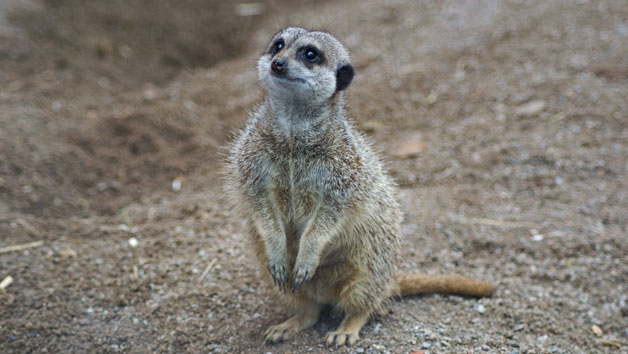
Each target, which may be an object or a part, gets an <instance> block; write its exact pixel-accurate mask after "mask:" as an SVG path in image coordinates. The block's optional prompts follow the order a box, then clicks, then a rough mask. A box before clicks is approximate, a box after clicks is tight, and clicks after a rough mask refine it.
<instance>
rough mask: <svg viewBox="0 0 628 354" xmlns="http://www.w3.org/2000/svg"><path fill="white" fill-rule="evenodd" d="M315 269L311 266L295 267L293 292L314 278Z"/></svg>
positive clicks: (292, 282) (292, 284)
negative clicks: (311, 268)
mask: <svg viewBox="0 0 628 354" xmlns="http://www.w3.org/2000/svg"><path fill="white" fill-rule="evenodd" d="M313 273H314V272H313V271H312V270H310V268H309V267H295V270H294V273H293V275H292V281H291V287H292V292H295V291H297V290H299V289H300V288H301V287H302V286H303V285H305V283H307V281H308V280H310V279H311V278H312V275H313Z"/></svg>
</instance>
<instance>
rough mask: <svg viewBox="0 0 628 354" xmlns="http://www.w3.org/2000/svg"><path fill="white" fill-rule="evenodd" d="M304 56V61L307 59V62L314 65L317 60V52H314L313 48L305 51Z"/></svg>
mask: <svg viewBox="0 0 628 354" xmlns="http://www.w3.org/2000/svg"><path fill="white" fill-rule="evenodd" d="M304 55H305V59H307V60H308V61H310V62H312V63H316V62H317V61H318V59H319V55H318V52H317V51H316V49H313V48H308V49H306V50H305V53H304Z"/></svg>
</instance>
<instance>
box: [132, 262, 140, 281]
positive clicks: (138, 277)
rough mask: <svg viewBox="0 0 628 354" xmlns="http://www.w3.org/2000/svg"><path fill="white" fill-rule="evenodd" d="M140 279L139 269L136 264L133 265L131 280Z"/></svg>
mask: <svg viewBox="0 0 628 354" xmlns="http://www.w3.org/2000/svg"><path fill="white" fill-rule="evenodd" d="M139 279H140V271H139V269H138V268H137V264H135V265H133V280H139Z"/></svg>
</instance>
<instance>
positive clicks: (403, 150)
mask: <svg viewBox="0 0 628 354" xmlns="http://www.w3.org/2000/svg"><path fill="white" fill-rule="evenodd" d="M428 147H429V145H428V144H427V143H426V142H424V141H410V142H407V143H405V144H403V145H401V146H399V148H397V149H396V150H395V151H394V152H393V155H394V156H395V157H398V158H403V159H408V158H414V157H417V156H418V155H419V154H420V153H422V152H424V151H425V150H427V149H428Z"/></svg>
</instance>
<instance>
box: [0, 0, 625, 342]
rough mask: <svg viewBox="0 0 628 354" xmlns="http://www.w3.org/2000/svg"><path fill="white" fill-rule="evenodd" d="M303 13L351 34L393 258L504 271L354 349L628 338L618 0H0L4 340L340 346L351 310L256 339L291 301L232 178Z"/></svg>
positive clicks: (434, 266) (353, 94)
mask: <svg viewBox="0 0 628 354" xmlns="http://www.w3.org/2000/svg"><path fill="white" fill-rule="evenodd" d="M288 25H297V26H303V27H309V28H316V29H323V30H327V31H329V32H331V33H332V34H334V35H336V36H337V37H338V38H339V39H340V40H341V41H342V42H343V43H344V44H345V45H346V46H347V48H348V49H349V51H350V52H351V54H352V57H353V61H354V66H355V67H356V78H355V80H354V81H353V83H352V84H351V86H350V87H349V89H348V91H347V93H346V98H347V103H348V113H349V115H350V116H351V117H352V119H353V120H354V121H355V123H356V125H357V126H358V127H359V128H360V129H361V130H362V131H364V132H365V134H366V135H368V136H369V138H370V139H371V140H372V141H373V142H374V145H375V146H376V147H377V148H378V149H379V150H380V151H382V154H383V155H384V157H385V160H386V161H387V165H388V169H389V170H390V172H391V174H393V176H394V178H395V179H396V180H397V182H398V183H399V185H400V193H399V199H400V202H401V205H402V207H403V210H404V212H405V213H406V218H405V221H404V225H403V237H404V243H405V244H404V253H403V255H402V257H401V260H400V261H401V262H400V267H401V268H402V269H403V270H404V271H410V270H415V271H421V272H428V273H458V274H465V275H468V276H473V277H478V278H482V279H485V280H488V281H491V282H493V283H494V284H496V285H497V286H498V291H497V294H496V295H495V296H493V298H490V299H482V300H475V299H467V298H461V297H454V296H424V297H413V298H408V299H403V300H402V301H397V302H395V303H394V304H392V305H391V312H390V313H389V314H388V315H386V316H380V317H377V318H375V319H373V320H372V321H370V322H369V324H368V325H367V326H366V327H365V328H364V330H363V331H362V334H361V335H362V337H363V339H362V341H361V342H360V343H359V344H358V347H357V348H353V349H352V350H356V351H358V352H361V351H364V352H393V353H395V352H411V351H417V350H426V351H432V352H464V351H465V350H466V351H468V352H478V351H489V352H505V353H516V352H521V353H524V352H546V351H549V352H553V353H566V352H609V353H610V352H618V351H622V350H626V349H627V348H628V242H627V236H626V232H627V230H626V228H627V225H628V179H627V178H626V174H627V173H628V127H627V125H628V122H627V119H628V100H627V99H626V97H628V3H627V2H626V1H625V0H600V1H593V0H589V1H587V0H560V1H540V0H539V1H524V0H504V1H498V0H470V1H455V0H442V1H437V0H420V1H409V0H395V1H375V0H360V1H358V0H346V1H305V0H296V1H294V0H293V1H279V0H268V1H260V2H247V3H243V2H237V1H236V2H229V1H214V0H179V1H175V0H132V1H130V0H110V1H97V0H0V280H3V279H4V280H6V279H8V277H9V276H10V277H11V281H10V282H9V281H5V282H3V283H2V285H1V286H0V318H2V321H1V322H0V352H3V353H4V352H15V353H23V352H30V351H34V352H59V351H62V352H117V351H122V352H157V351H161V352H269V351H270V352H282V353H283V352H295V353H296V352H321V351H325V350H326V349H325V348H323V347H322V346H321V345H320V343H321V338H322V337H323V335H324V334H325V333H326V332H327V331H329V330H332V329H334V328H335V327H336V326H337V325H338V323H339V317H338V316H337V314H335V313H333V312H330V313H326V314H325V315H324V316H323V318H322V319H321V321H320V322H319V324H317V325H316V326H315V327H314V328H313V329H311V330H308V331H305V332H304V333H303V335H302V336H299V337H298V338H295V339H293V340H290V341H289V342H288V343H285V344H282V345H278V346H273V347H271V346H264V345H263V344H262V342H263V336H262V332H263V330H264V329H265V328H266V327H267V326H269V325H271V324H275V323H276V322H279V321H281V320H282V319H284V318H285V317H286V316H288V313H287V312H286V309H284V308H282V306H281V304H280V303H279V302H278V301H277V300H276V298H275V297H274V296H273V293H272V288H271V287H270V285H269V284H266V283H263V282H262V281H261V280H259V276H260V274H261V272H262V271H263V270H262V269H259V268H258V266H257V265H256V264H255V263H253V262H252V261H251V260H250V259H251V258H252V257H251V256H252V254H251V250H249V247H248V243H247V241H246V234H245V228H244V226H243V225H241V223H240V222H239V221H238V220H234V219H233V218H232V217H231V216H232V215H231V212H230V210H229V209H228V208H227V207H226V205H227V204H228V203H227V201H226V200H225V196H224V194H223V193H222V189H221V186H222V182H221V178H222V174H221V164H222V161H223V158H224V154H225V152H226V146H227V144H228V142H229V139H230V136H231V135H230V133H231V132H233V131H234V130H235V129H237V128H238V127H241V126H242V124H243V122H244V121H245V120H246V118H247V116H248V112H250V111H251V110H253V109H254V107H255V105H256V103H259V102H260V100H261V98H262V92H261V90H260V88H259V85H258V84H257V78H256V72H255V64H256V59H257V56H258V54H259V53H261V51H262V50H263V48H264V47H265V45H266V43H267V41H268V40H269V38H270V37H271V36H272V35H273V34H274V33H275V32H276V31H278V30H279V29H281V28H282V27H285V26H288ZM33 242H36V243H34V244H33ZM12 246H17V247H16V248H7V247H12ZM22 246H23V247H22ZM334 351H335V350H334ZM338 351H340V352H344V351H346V352H349V350H347V349H340V350H338Z"/></svg>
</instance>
